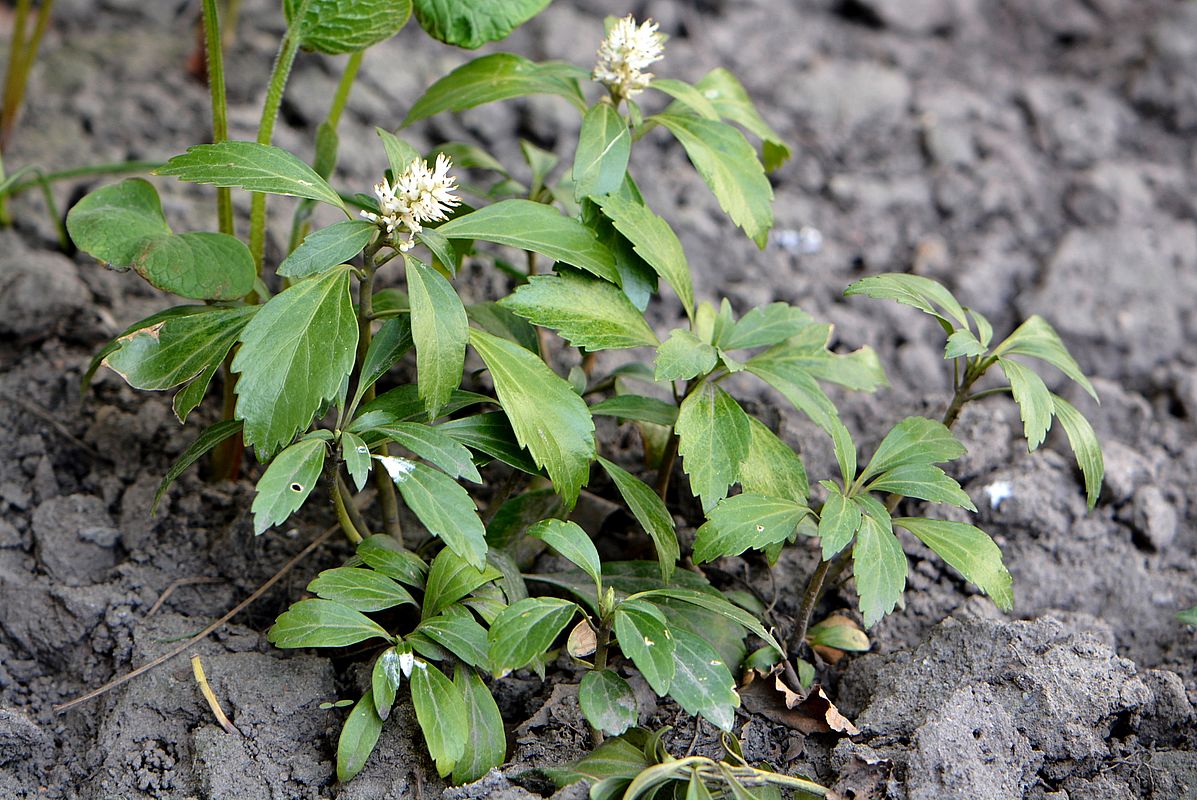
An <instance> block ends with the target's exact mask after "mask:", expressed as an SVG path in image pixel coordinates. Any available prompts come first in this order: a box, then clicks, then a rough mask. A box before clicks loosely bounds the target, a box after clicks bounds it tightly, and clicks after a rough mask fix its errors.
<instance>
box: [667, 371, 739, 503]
mask: <svg viewBox="0 0 1197 800" xmlns="http://www.w3.org/2000/svg"><path fill="white" fill-rule="evenodd" d="M676 430H677V437H678V454H679V455H680V456H681V457H682V469H683V470H684V471H685V473H686V474H687V475H688V476H689V477H690V488H691V490H692V491H693V492H694V495H695V496H696V497H698V498H699V499H700V500H702V507H703V510H704V511H710V509H712V508H714V506H715V503H717V502H718V501H720V500H722V499H723V498H724V497H726V496H727V490H728V487H730V486H731V485H732V484H733V483H735V482H736V480H738V478H739V474H740V463H741V462H742V461H743V460H744V459H745V458H746V457H747V456H748V446H749V442H750V441H751V436H752V434H751V430H750V426H749V423H748V415H747V414H745V413H744V409H742V408H740V405H739V404H738V403H737V402H736V401H735V400H733V399H732V396H731V395H729V394H728V393H727V392H725V391H723V389H721V388H719V387H718V386H716V385H714V384H712V383H704V384H703V385H702V386H701V387H700V388H699V389H698V390H697V391H695V392H692V393H691V394H690V395H689V396H688V397H687V398H686V399H685V400H683V401H682V406H681V410H680V411H679V412H678V416H677V429H676Z"/></svg>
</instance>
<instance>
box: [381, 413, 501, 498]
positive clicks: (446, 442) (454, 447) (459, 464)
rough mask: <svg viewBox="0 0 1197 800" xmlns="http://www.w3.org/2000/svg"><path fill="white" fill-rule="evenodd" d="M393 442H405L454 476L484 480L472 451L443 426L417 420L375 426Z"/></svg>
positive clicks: (431, 462)
mask: <svg viewBox="0 0 1197 800" xmlns="http://www.w3.org/2000/svg"><path fill="white" fill-rule="evenodd" d="M372 430H375V431H377V432H379V433H381V434H382V435H383V436H385V437H386V438H388V439H390V440H391V441H393V442H397V443H398V444H401V445H403V446H404V447H406V448H407V449H408V450H410V451H412V452H413V453H415V454H416V455H417V456H419V457H420V458H422V459H424V460H425V461H427V462H428V463H430V464H434V465H436V466H437V467H439V468H441V469H442V470H444V471H445V472H447V473H448V474H449V476H450V477H453V478H465V479H466V480H468V481H473V482H474V483H482V476H481V475H479V474H478V468H477V467H475V466H474V461H473V459H472V458H471V457H470V451H469V450H467V449H466V448H465V446H464V445H462V444H461V443H460V442H458V441H457V440H455V439H454V438H453V437H452V436H450V435H448V434H447V433H445V432H444V431H443V430H442V429H441V428H430V427H429V426H427V425H421V424H419V423H415V422H395V423H393V424H390V425H380V426H379V427H377V428H373V429H372Z"/></svg>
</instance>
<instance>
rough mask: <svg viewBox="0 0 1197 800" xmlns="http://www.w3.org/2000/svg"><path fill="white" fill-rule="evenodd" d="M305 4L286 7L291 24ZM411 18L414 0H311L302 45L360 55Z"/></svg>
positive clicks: (290, 0) (289, 2)
mask: <svg viewBox="0 0 1197 800" xmlns="http://www.w3.org/2000/svg"><path fill="white" fill-rule="evenodd" d="M302 2H303V0H286V2H285V3H284V4H283V8H284V9H285V10H286V14H287V23H288V24H291V23H292V20H293V19H294V17H295V13H296V11H298V10H299V8H300V6H301V4H302ZM410 16H411V0H310V2H309V3H308V10H307V13H306V14H304V17H303V22H302V23H301V27H300V31H301V39H300V44H301V46H302V47H303V48H304V49H305V50H314V51H316V52H317V53H323V54H325V55H330V56H336V55H343V54H345V53H356V52H358V51H360V50H365V49H366V48H367V47H370V46H372V45H375V44H378V43H379V42H381V41H383V40H385V39H389V38H391V37H392V36H394V35H395V34H396V33H398V32H399V29H400V28H402V27H403V26H404V25H405V24H407V20H408V17H410Z"/></svg>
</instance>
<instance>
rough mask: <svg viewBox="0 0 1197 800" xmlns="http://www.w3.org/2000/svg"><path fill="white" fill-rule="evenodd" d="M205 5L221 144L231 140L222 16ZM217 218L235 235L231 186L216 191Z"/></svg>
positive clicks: (210, 3)
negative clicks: (222, 42) (221, 28)
mask: <svg viewBox="0 0 1197 800" xmlns="http://www.w3.org/2000/svg"><path fill="white" fill-rule="evenodd" d="M203 4H204V35H205V39H206V44H207V52H208V92H209V94H210V95H211V97H212V141H213V142H214V143H215V144H220V143H221V142H225V141H228V138H229V104H228V97H227V95H226V94H225V83H224V50H223V47H222V45H221V38H220V14H219V12H218V11H217V10H216V0H203ZM216 218H217V221H218V224H219V226H220V232H221V233H224V234H227V235H229V236H233V235H234V231H233V197H232V192H231V191H230V190H229V189H228V187H221V188H218V189H217V190H216Z"/></svg>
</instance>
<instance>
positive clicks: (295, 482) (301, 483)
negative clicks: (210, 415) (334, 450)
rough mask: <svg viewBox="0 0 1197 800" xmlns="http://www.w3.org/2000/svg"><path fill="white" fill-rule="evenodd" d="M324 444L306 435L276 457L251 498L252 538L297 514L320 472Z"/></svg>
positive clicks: (322, 439) (325, 446) (311, 435)
mask: <svg viewBox="0 0 1197 800" xmlns="http://www.w3.org/2000/svg"><path fill="white" fill-rule="evenodd" d="M326 448H327V442H326V441H325V439H324V438H323V437H319V436H315V435H313V434H309V438H305V439H300V440H299V441H298V442H296V443H295V444H293V445H291V446H290V447H288V448H287V449H285V450H283V451H282V452H281V453H279V454H278V455H277V456H276V457H275V459H274V460H273V461H271V462H270V466H269V467H267V468H266V471H265V472H264V473H262V477H261V478H260V479H259V480H258V486H257V496H255V497H254V503H253V508H252V510H253V515H254V535H255V536H261V535H262V534H263V533H265V532H266V530H267V529H268V528H270V526H272V525H279V524H281V523H283V522H286V521H287V518H288V517H290V516H291V515H292V514H293V513H295V512H296V511H298V510H299V507H300V506H302V505H303V503H304V501H305V500H307V499H308V495H310V494H311V493H312V489H314V488H316V482H317V481H318V480H320V472H321V471H322V470H323V469H324V456H325V452H326Z"/></svg>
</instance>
